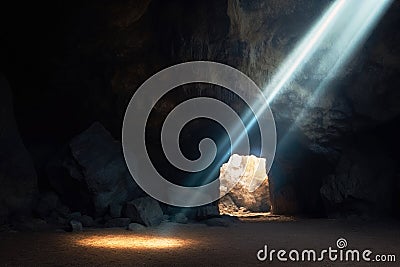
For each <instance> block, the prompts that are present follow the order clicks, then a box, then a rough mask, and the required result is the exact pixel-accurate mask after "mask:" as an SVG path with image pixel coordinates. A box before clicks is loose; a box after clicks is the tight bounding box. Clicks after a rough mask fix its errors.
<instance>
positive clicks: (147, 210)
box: [122, 197, 163, 226]
mask: <svg viewBox="0 0 400 267" xmlns="http://www.w3.org/2000/svg"><path fill="white" fill-rule="evenodd" d="M122 214H123V215H124V216H126V217H129V218H131V219H132V222H137V223H140V224H143V225H146V226H156V225H159V224H160V223H161V221H162V219H163V212H162V210H161V207H160V205H159V204H158V202H157V201H156V200H154V199H153V198H151V197H142V198H138V199H135V200H133V201H130V202H128V203H126V205H125V207H124V209H123V212H122Z"/></svg>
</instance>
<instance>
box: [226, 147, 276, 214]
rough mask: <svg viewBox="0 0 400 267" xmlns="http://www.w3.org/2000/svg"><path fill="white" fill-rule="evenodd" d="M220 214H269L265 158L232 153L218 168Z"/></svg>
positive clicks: (269, 199)
mask: <svg viewBox="0 0 400 267" xmlns="http://www.w3.org/2000/svg"><path fill="white" fill-rule="evenodd" d="M219 179H220V194H221V196H222V197H221V198H220V199H219V200H218V208H219V211H220V214H222V215H230V216H235V217H254V216H267V215H270V214H271V213H272V205H271V197H270V188H269V180H268V175H267V170H266V159H265V158H259V157H256V156H254V155H248V156H241V155H237V154H233V155H232V156H231V157H230V158H229V161H228V162H227V163H225V164H223V165H222V166H221V169H220V176H219Z"/></svg>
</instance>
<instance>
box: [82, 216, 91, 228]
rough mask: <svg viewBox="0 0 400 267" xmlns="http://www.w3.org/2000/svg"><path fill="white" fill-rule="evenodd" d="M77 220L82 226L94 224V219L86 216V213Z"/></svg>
mask: <svg viewBox="0 0 400 267" xmlns="http://www.w3.org/2000/svg"><path fill="white" fill-rule="evenodd" d="M79 221H80V222H81V223H82V225H83V226H85V227H91V226H93V225H94V220H93V218H92V217H90V216H88V215H82V216H81V217H80V218H79Z"/></svg>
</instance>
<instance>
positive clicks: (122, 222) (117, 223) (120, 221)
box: [105, 218, 131, 228]
mask: <svg viewBox="0 0 400 267" xmlns="http://www.w3.org/2000/svg"><path fill="white" fill-rule="evenodd" d="M130 222H131V218H114V219H111V220H108V221H107V222H106V224H105V227H110V228H111V227H127V226H128V225H129V223H130Z"/></svg>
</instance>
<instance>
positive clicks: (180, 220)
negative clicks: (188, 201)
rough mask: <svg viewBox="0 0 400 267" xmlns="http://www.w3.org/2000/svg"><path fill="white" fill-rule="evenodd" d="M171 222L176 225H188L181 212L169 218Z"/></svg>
mask: <svg viewBox="0 0 400 267" xmlns="http://www.w3.org/2000/svg"><path fill="white" fill-rule="evenodd" d="M171 221H172V222H176V223H183V224H185V223H188V221H189V219H188V218H187V217H186V215H185V214H184V213H182V212H179V213H176V214H174V215H173V216H172V217H171Z"/></svg>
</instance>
